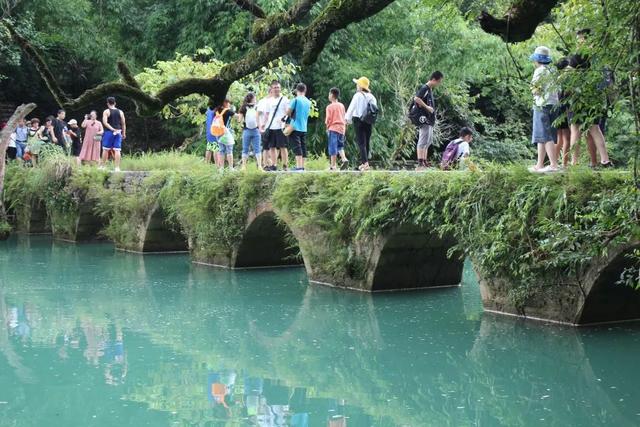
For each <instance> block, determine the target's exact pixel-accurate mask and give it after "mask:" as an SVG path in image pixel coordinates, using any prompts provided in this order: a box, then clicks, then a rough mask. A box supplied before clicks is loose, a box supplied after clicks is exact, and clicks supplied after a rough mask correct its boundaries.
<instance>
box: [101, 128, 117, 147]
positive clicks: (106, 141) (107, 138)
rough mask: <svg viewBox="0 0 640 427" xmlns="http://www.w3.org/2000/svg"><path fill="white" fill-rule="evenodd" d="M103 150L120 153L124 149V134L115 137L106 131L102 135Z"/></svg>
mask: <svg viewBox="0 0 640 427" xmlns="http://www.w3.org/2000/svg"><path fill="white" fill-rule="evenodd" d="M102 148H103V149H104V150H113V151H120V150H121V149H122V134H121V133H119V134H117V135H114V133H113V132H112V131H110V130H105V131H104V134H103V135H102Z"/></svg>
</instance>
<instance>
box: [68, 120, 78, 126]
mask: <svg viewBox="0 0 640 427" xmlns="http://www.w3.org/2000/svg"><path fill="white" fill-rule="evenodd" d="M69 124H70V125H77V124H78V121H77V120H76V119H71V120H69Z"/></svg>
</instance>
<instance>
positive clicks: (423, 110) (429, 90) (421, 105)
mask: <svg viewBox="0 0 640 427" xmlns="http://www.w3.org/2000/svg"><path fill="white" fill-rule="evenodd" d="M443 79H444V74H442V72H440V71H434V72H433V73H432V74H431V77H430V78H429V81H428V82H427V83H425V84H423V85H422V86H421V87H420V89H418V91H417V92H416V95H415V96H414V97H413V103H412V106H411V108H410V109H409V118H410V119H411V122H412V123H413V124H414V125H415V126H416V127H417V128H418V143H417V156H418V169H422V168H427V167H430V166H431V165H430V164H429V162H428V161H427V159H428V156H429V147H431V144H432V143H433V128H434V126H435V124H436V101H435V99H434V98H433V90H434V89H435V88H436V87H438V86H440V84H441V83H442V80H443Z"/></svg>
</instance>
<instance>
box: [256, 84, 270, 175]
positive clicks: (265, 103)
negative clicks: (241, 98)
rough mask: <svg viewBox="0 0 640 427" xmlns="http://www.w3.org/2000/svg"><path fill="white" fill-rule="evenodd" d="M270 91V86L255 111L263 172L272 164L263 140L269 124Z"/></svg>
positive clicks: (266, 142)
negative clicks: (256, 113)
mask: <svg viewBox="0 0 640 427" xmlns="http://www.w3.org/2000/svg"><path fill="white" fill-rule="evenodd" d="M271 98H272V91H271V86H269V90H268V92H267V96H265V97H264V98H262V99H261V100H260V101H258V105H257V106H256V109H257V110H258V130H259V131H260V140H261V144H262V167H263V168H264V170H265V171H269V170H271V166H272V162H271V156H270V155H269V141H267V138H265V134H264V131H265V128H266V127H267V125H268V124H269V122H268V119H269V106H270V103H271Z"/></svg>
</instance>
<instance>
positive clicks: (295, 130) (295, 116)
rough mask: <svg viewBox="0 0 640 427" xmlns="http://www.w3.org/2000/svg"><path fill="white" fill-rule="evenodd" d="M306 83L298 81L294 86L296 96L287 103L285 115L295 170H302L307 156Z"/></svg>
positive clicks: (307, 106) (308, 102) (309, 108)
mask: <svg viewBox="0 0 640 427" xmlns="http://www.w3.org/2000/svg"><path fill="white" fill-rule="evenodd" d="M306 94H307V85H305V84H304V83H298V85H297V86H296V98H295V99H294V100H293V103H291V104H289V105H290V107H289V109H288V110H287V116H288V117H289V119H290V124H289V126H291V132H290V133H289V132H287V133H289V135H288V136H289V141H290V142H291V145H292V149H293V154H294V155H295V156H296V167H295V169H294V170H296V171H300V172H302V171H304V159H305V158H306V157H307V144H306V137H307V123H308V122H309V114H310V112H311V101H309V98H307V97H306Z"/></svg>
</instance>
